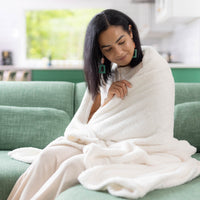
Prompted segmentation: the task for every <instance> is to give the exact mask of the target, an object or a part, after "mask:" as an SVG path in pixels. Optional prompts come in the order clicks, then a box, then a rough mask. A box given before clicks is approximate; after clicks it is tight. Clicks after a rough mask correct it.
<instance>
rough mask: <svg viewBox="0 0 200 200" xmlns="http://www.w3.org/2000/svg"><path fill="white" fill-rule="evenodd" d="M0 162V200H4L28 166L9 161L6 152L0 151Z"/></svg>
mask: <svg viewBox="0 0 200 200" xmlns="http://www.w3.org/2000/svg"><path fill="white" fill-rule="evenodd" d="M0 161H1V165H0V186H1V187H0V199H1V200H6V199H7V197H8V195H9V193H10V191H11V189H12V187H13V186H14V184H15V182H16V181H17V179H18V178H19V176H20V175H21V174H22V173H23V172H24V171H25V170H26V169H27V167H28V166H29V164H26V163H23V162H20V161H17V160H13V159H11V158H10V157H9V156H8V151H0Z"/></svg>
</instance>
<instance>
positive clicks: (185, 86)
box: [175, 83, 200, 105]
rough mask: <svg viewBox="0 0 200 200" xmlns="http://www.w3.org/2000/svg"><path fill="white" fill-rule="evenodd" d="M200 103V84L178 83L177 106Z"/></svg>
mask: <svg viewBox="0 0 200 200" xmlns="http://www.w3.org/2000/svg"><path fill="white" fill-rule="evenodd" d="M194 101H200V83H176V84H175V105H177V104H181V103H185V102H194Z"/></svg>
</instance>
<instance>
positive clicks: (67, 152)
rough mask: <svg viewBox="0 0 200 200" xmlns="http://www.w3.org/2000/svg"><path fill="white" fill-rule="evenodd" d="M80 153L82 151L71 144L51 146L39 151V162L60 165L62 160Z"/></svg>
mask: <svg viewBox="0 0 200 200" xmlns="http://www.w3.org/2000/svg"><path fill="white" fill-rule="evenodd" d="M80 153H82V152H81V151H80V150H78V149H76V148H74V147H71V146H52V147H48V148H45V149H44V150H43V151H42V152H41V153H40V155H39V162H40V165H45V164H48V165H50V164H53V165H60V163H62V162H63V161H64V160H67V159H68V158H70V157H73V156H74V155H77V154H80Z"/></svg>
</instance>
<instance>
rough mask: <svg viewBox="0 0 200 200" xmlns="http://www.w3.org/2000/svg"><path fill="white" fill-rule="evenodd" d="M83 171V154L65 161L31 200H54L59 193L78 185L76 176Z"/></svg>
mask: <svg viewBox="0 0 200 200" xmlns="http://www.w3.org/2000/svg"><path fill="white" fill-rule="evenodd" d="M84 170H85V166H84V164H83V154H80V155H75V156H73V157H71V158H69V159H68V160H65V161H64V162H63V163H62V164H61V165H60V167H59V168H58V169H57V171H56V172H55V173H54V174H53V175H52V176H51V177H50V178H49V179H48V181H47V182H46V183H45V184H44V185H43V186H42V187H41V188H40V190H39V192H37V193H36V194H35V195H34V196H33V198H32V199H31V200H45V199H48V200H54V199H55V198H56V197H57V196H58V195H59V194H60V193H61V192H63V191H65V190H66V189H68V188H70V187H72V186H74V185H76V184H78V183H79V182H78V176H79V174H80V173H81V172H82V171H84Z"/></svg>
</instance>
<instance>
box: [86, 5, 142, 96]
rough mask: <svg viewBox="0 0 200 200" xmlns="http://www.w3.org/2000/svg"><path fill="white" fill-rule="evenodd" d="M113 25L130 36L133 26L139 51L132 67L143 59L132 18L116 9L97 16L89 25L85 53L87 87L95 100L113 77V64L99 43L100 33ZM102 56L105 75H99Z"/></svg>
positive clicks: (134, 38)
mask: <svg viewBox="0 0 200 200" xmlns="http://www.w3.org/2000/svg"><path fill="white" fill-rule="evenodd" d="M111 25H112V26H113V25H114V26H122V28H123V30H124V31H126V32H127V33H128V34H130V32H129V25H132V34H133V41H134V43H135V48H136V49H137V58H133V59H132V60H131V62H130V66H131V67H135V66H136V65H138V64H139V63H140V62H141V61H142V58H143V54H142V49H141V43H140V38H139V33H138V29H137V26H136V24H135V23H134V22H133V20H132V19H131V18H130V17H128V16H127V15H126V14H124V13H122V12H120V11H118V10H114V9H106V10H104V11H102V12H100V13H99V14H97V15H95V16H94V17H93V18H92V20H91V21H90V23H89V24H88V27H87V30H86V35H85V41H84V53H83V59H84V75H85V80H86V85H87V87H88V90H89V93H90V94H92V99H93V100H94V98H95V96H96V95H97V94H98V93H99V92H100V88H99V87H100V86H102V84H104V85H105V83H107V80H108V79H109V77H110V76H112V73H111V67H112V63H111V62H110V61H109V60H108V59H107V58H106V57H105V56H103V55H102V52H101V50H100V47H99V43H98V38H99V35H100V33H101V32H102V31H105V30H107V29H108V28H109V26H111ZM102 56H103V57H104V59H105V62H104V64H105V66H106V73H104V74H103V73H99V66H100V64H101V58H102Z"/></svg>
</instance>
